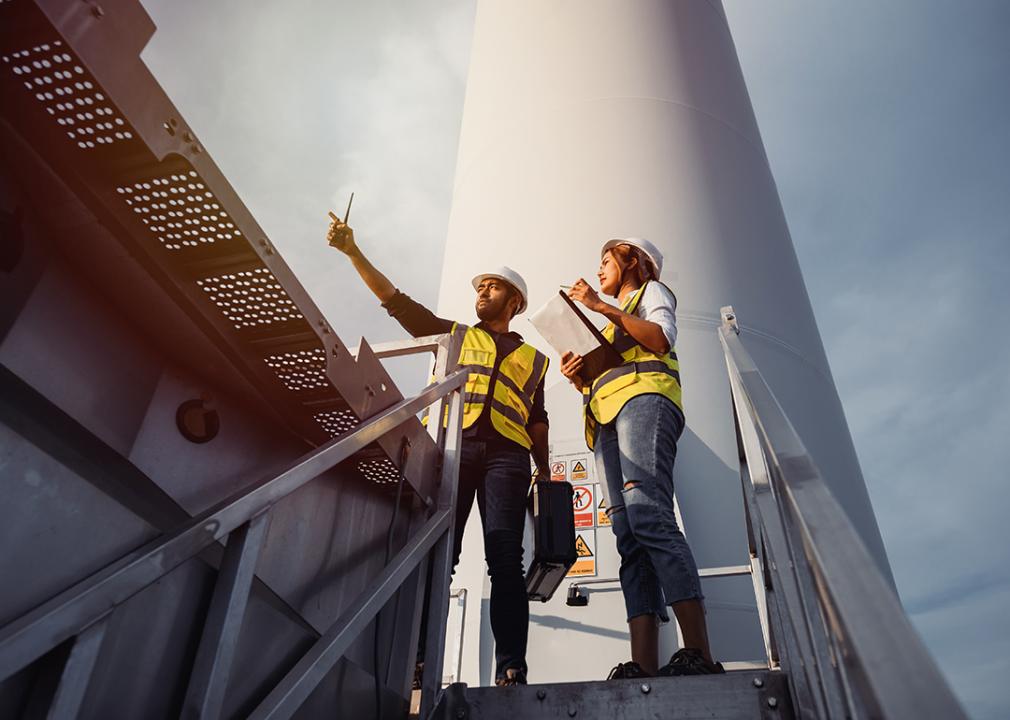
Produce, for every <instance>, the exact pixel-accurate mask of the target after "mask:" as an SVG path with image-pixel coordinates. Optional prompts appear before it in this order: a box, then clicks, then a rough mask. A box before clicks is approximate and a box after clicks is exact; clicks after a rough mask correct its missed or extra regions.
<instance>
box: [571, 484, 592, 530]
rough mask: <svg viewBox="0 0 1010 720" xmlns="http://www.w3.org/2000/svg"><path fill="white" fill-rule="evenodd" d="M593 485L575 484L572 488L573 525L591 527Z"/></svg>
mask: <svg viewBox="0 0 1010 720" xmlns="http://www.w3.org/2000/svg"><path fill="white" fill-rule="evenodd" d="M593 508H594V504H593V486H592V485H576V486H575V487H573V488H572V510H573V511H574V512H575V527H577V528H583V527H593V525H594V524H595V523H594V522H593V515H594V514H595V513H594V512H593Z"/></svg>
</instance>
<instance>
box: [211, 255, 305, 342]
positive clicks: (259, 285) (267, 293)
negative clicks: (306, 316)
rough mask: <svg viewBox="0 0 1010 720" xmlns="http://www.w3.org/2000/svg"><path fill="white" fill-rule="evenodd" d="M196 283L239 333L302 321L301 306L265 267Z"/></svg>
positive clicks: (226, 274)
mask: <svg viewBox="0 0 1010 720" xmlns="http://www.w3.org/2000/svg"><path fill="white" fill-rule="evenodd" d="M196 284H197V285H199V286H200V288H201V289H202V290H203V291H204V292H205V293H207V295H208V297H210V299H211V302H213V303H214V304H215V305H217V307H218V309H220V310H221V312H222V313H223V314H224V316H225V317H226V318H228V320H230V321H231V322H232V324H233V325H234V326H235V329H236V330H241V329H242V328H249V327H256V326H257V325H270V324H272V323H279V322H285V321H287V320H302V319H303V316H302V314H301V312H299V310H298V306H297V305H295V304H294V303H293V302H292V301H291V298H290V297H288V294H287V293H286V292H284V288H283V287H281V284H280V283H279V282H278V281H277V278H275V277H274V275H273V273H272V272H270V270H269V269H267V268H265V267H262V268H256V269H255V270H241V271H239V272H235V273H225V274H224V275H218V276H216V277H209V278H204V279H203V280H197V281H196Z"/></svg>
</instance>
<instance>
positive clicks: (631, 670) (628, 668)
mask: <svg viewBox="0 0 1010 720" xmlns="http://www.w3.org/2000/svg"><path fill="white" fill-rule="evenodd" d="M647 677H651V676H650V675H649V673H647V672H645V670H643V669H642V666H641V665H639V664H638V663H637V662H634V661H631V662H623V663H617V665H616V666H615V667H614V669H613V670H611V671H610V674H609V675H607V680H625V679H630V678H647Z"/></svg>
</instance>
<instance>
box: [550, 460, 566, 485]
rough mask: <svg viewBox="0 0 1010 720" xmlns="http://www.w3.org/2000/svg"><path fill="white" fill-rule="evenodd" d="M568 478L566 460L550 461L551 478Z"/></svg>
mask: <svg viewBox="0 0 1010 720" xmlns="http://www.w3.org/2000/svg"><path fill="white" fill-rule="evenodd" d="M567 479H568V461H566V460H555V461H554V462H552V463H551V480H567Z"/></svg>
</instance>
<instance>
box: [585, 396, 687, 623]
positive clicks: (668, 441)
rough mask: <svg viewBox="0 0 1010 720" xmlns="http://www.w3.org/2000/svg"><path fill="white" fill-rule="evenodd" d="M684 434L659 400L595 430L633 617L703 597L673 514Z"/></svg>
mask: <svg viewBox="0 0 1010 720" xmlns="http://www.w3.org/2000/svg"><path fill="white" fill-rule="evenodd" d="M683 429H684V426H683V419H682V417H681V415H680V413H679V412H678V411H677V408H676V406H675V405H674V404H673V403H672V402H671V401H670V400H668V399H667V398H665V397H663V396H662V395H638V396H637V397H634V398H632V399H631V400H629V401H628V402H627V403H625V405H624V407H623V408H622V409H621V412H620V413H619V414H618V415H617V418H616V419H615V420H613V421H612V422H610V423H608V424H606V425H601V426H599V427H598V428H597V431H596V441H595V451H594V452H595V456H596V458H595V459H596V473H597V476H598V477H600V478H602V480H601V484H602V485H603V492H604V495H605V497H606V501H607V506H608V508H607V513H608V514H609V515H610V520H611V523H612V527H613V529H614V535H616V536H617V551H618V552H619V553H620V555H621V572H620V576H621V590H622V592H623V593H624V604H625V607H626V608H627V611H628V619H629V620H630V619H631V618H633V617H637V616H639V615H649V614H654V615H656V616H658V617H659V618H660V619H661V620H663V621H664V622H665V621H668V620H669V619H670V618H669V615H667V613H666V606H667V605H672V604H673V603H675V602H680V601H681V600H700V599H701V597H702V594H701V581H700V580H699V578H698V567H697V565H695V562H694V556H693V555H692V554H691V548H690V547H688V545H687V540H686V539H685V538H684V533H682V532H681V531H680V528H679V527H678V526H677V517H676V515H675V514H674V512H673V463H674V460H676V458H677V439H678V438H679V437H680V433H681V431H682V430H683Z"/></svg>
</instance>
